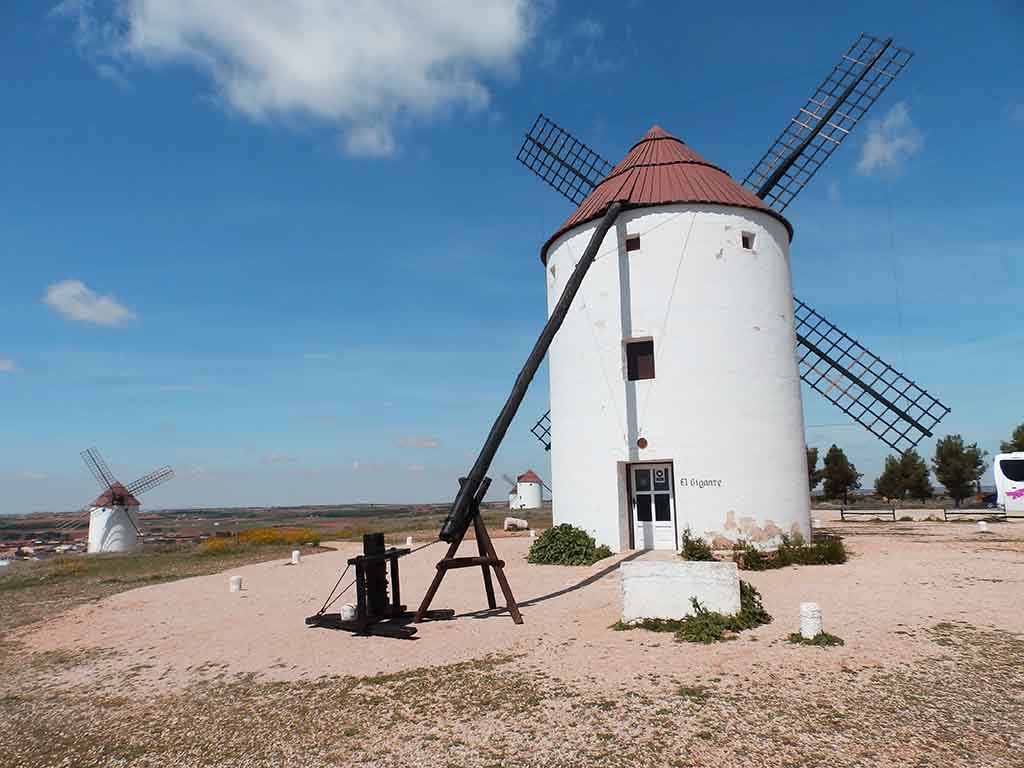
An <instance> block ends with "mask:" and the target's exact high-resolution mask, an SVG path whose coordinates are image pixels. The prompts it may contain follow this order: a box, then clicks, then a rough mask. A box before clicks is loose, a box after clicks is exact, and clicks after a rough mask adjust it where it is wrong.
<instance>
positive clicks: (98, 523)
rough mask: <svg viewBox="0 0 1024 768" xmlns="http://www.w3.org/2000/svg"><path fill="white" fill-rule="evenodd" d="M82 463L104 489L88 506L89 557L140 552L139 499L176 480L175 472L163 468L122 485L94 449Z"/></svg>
mask: <svg viewBox="0 0 1024 768" xmlns="http://www.w3.org/2000/svg"><path fill="white" fill-rule="evenodd" d="M82 460H83V461H85V465H86V466H87V467H89V469H90V470H91V471H92V473H93V475H94V476H95V477H96V480H97V482H99V484H100V486H101V487H102V488H103V493H101V494H100V495H99V496H97V497H96V500H95V501H93V502H92V504H90V505H89V549H88V551H89V553H90V554H93V553H97V552H132V551H134V550H136V549H138V548H139V547H140V546H141V544H142V542H141V532H140V531H139V526H138V522H137V520H136V517H137V514H138V508H139V506H140V505H139V500H138V497H139V496H141V495H142V494H143V493H146V492H147V491H151V490H153V489H154V488H156V487H157V486H158V485H163V484H164V483H166V482H167V481H168V480H170V479H171V478H172V477H174V470H173V469H171V468H170V467H161V468H160V469H157V470H154V471H153V472H150V473H149V474H147V475H143V476H142V477H140V478H139V479H138V480H135V481H134V482H132V483H129V484H128V485H123V484H122V483H120V482H119V481H118V480H117V478H115V477H114V474H113V473H112V472H111V471H110V467H108V466H107V462H105V461H104V460H103V457H102V456H101V455H100V452H99V451H98V450H96V449H95V448H89V449H88V450H85V451H82Z"/></svg>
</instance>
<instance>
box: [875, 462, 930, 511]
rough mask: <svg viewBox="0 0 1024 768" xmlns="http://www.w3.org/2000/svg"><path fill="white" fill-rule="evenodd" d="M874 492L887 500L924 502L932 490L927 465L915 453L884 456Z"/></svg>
mask: <svg viewBox="0 0 1024 768" xmlns="http://www.w3.org/2000/svg"><path fill="white" fill-rule="evenodd" d="M875 491H876V492H877V493H879V494H880V495H882V496H884V497H885V498H887V499H905V498H907V497H908V496H909V497H910V498H912V499H919V500H921V501H924V500H925V499H927V498H929V497H930V496H931V495H932V493H934V489H933V488H932V484H931V481H930V480H929V478H928V465H927V464H925V461H924V459H923V458H921V455H920V454H919V453H918V452H917V451H907V452H906V453H905V454H903V455H902V456H886V457H885V470H883V472H882V474H881V476H879V478H878V479H877V480H875Z"/></svg>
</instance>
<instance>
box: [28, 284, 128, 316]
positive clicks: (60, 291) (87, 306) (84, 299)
mask: <svg viewBox="0 0 1024 768" xmlns="http://www.w3.org/2000/svg"><path fill="white" fill-rule="evenodd" d="M43 303H44V304H46V305H47V306H48V307H49V308H50V309H52V310H55V311H57V312H59V313H60V314H62V315H64V316H65V317H69V318H71V319H72V320H78V321H79V322H83V323H95V324H96V325H121V324H122V323H126V322H128V321H129V320H133V319H134V318H135V313H134V312H132V311H131V310H130V309H128V308H127V307H125V306H124V305H123V304H121V303H120V302H119V301H118V300H117V299H115V298H114V297H113V296H110V295H107V296H100V295H99V294H98V293H96V292H95V291H93V290H92V289H91V288H89V287H88V286H87V285H86V284H85V283H83V282H82V281H81V280H61V281H60V282H59V283H54V284H53V285H50V286H47V288H46V295H45V296H44V297H43Z"/></svg>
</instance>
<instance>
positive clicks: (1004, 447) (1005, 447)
mask: <svg viewBox="0 0 1024 768" xmlns="http://www.w3.org/2000/svg"><path fill="white" fill-rule="evenodd" d="M1014 451H1024V424H1018V425H1017V428H1016V429H1015V430H1013V436H1012V437H1011V438H1010V440H1009V442H1005V443H1000V444H999V452H1000V453H1013V452H1014Z"/></svg>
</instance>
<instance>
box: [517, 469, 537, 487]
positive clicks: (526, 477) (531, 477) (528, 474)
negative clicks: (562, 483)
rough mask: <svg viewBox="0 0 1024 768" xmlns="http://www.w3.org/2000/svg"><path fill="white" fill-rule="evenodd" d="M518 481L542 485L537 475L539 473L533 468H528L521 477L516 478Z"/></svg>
mask: <svg viewBox="0 0 1024 768" xmlns="http://www.w3.org/2000/svg"><path fill="white" fill-rule="evenodd" d="M516 482H517V483H537V484H538V485H540V478H539V477H537V473H536V472H534V471H533V470H532V469H528V470H526V471H525V472H523V474H521V475H520V476H519V477H517V478H516Z"/></svg>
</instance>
